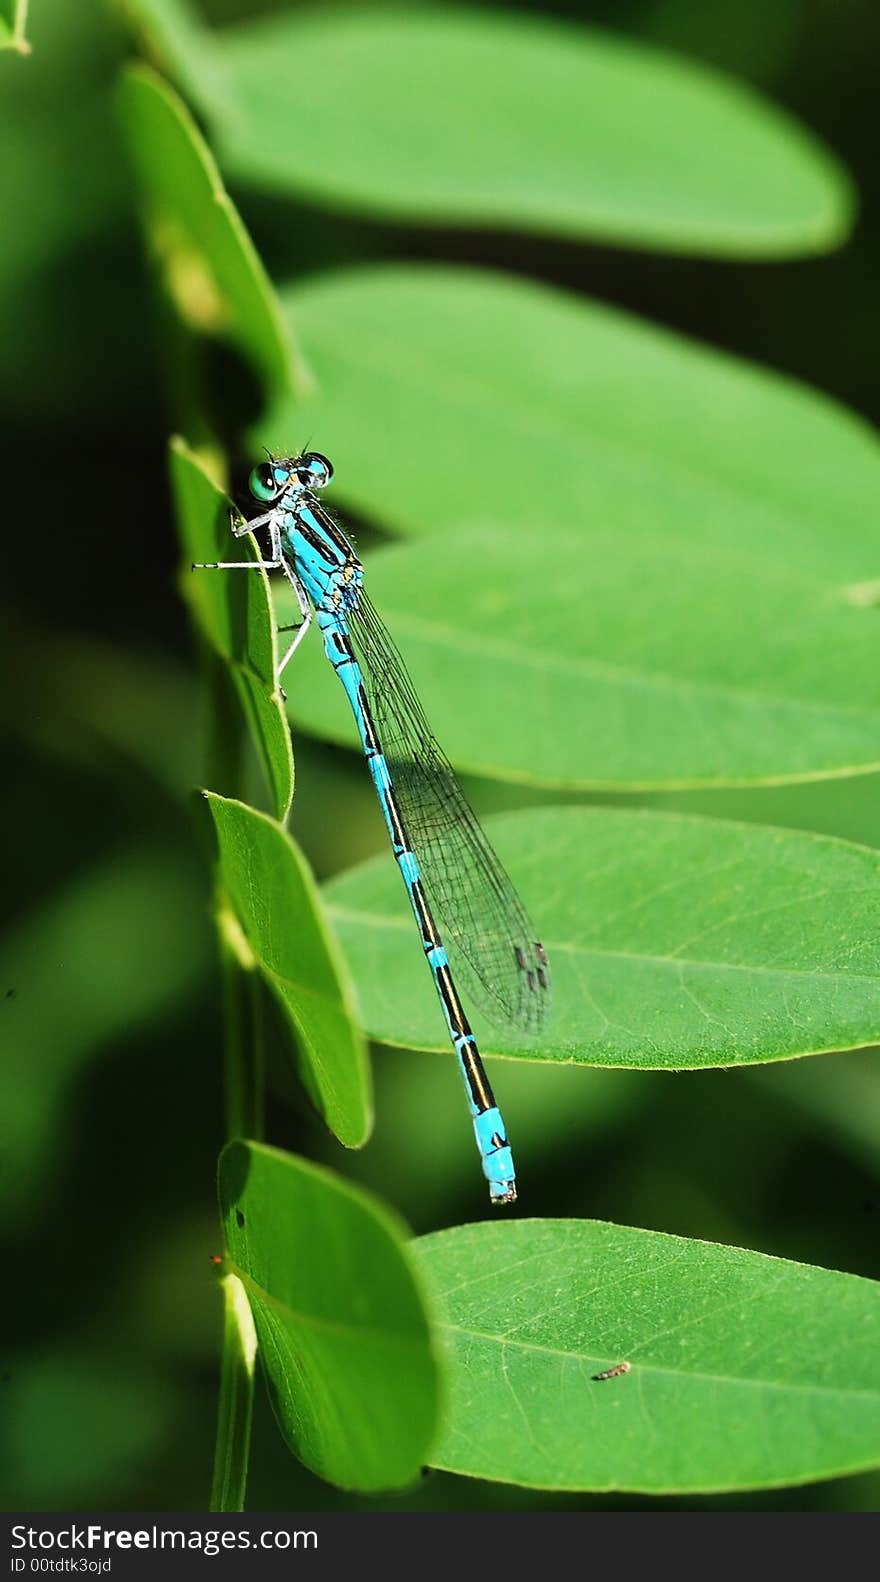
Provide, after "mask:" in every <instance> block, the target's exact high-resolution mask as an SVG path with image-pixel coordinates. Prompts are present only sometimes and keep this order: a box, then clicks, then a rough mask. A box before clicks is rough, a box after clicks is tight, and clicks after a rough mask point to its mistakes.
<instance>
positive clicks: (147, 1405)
mask: <svg viewBox="0 0 880 1582" xmlns="http://www.w3.org/2000/svg"><path fill="white" fill-rule="evenodd" d="M68 1322H69V1319H68ZM62 1333H63V1331H62ZM2 1389H3V1421H4V1435H3V1444H2V1447H0V1486H2V1488H3V1498H4V1503H7V1502H8V1508H9V1509H10V1510H49V1511H51V1510H55V1509H56V1508H58V1507H59V1506H62V1505H63V1506H64V1508H65V1509H66V1510H81V1509H83V1507H84V1506H85V1507H86V1508H88V1505H89V1502H90V1499H91V1497H92V1495H93V1493H94V1491H95V1490H96V1489H98V1488H101V1489H106V1490H107V1498H108V1500H110V1501H111V1503H112V1505H113V1507H114V1508H115V1509H117V1510H119V1509H123V1508H125V1507H126V1506H127V1505H129V1504H130V1505H131V1508H132V1509H137V1508H138V1502H139V1500H140V1499H142V1497H143V1490H144V1485H145V1484H146V1485H147V1486H148V1487H149V1485H150V1480H151V1476H152V1469H153V1467H154V1466H155V1465H156V1464H157V1463H160V1464H161V1462H162V1460H163V1458H164V1457H165V1456H166V1454H167V1448H168V1438H169V1435H170V1434H171V1433H172V1425H173V1423H174V1420H175V1417H176V1416H177V1415H178V1414H179V1413H180V1412H181V1411H182V1410H183V1409H184V1402H183V1401H182V1400H181V1395H182V1394H183V1387H182V1386H179V1385H177V1384H176V1382H175V1381H174V1378H173V1376H169V1374H168V1372H167V1371H160V1370H158V1369H156V1370H153V1371H151V1370H149V1369H148V1368H144V1367H143V1366H142V1365H140V1366H139V1365H138V1362H137V1361H136V1360H134V1359H133V1358H132V1357H130V1356H123V1355H120V1354H116V1355H114V1352H113V1349H112V1347H111V1346H110V1345H109V1344H108V1342H107V1341H106V1339H105V1340H103V1341H102V1343H101V1345H100V1348H97V1347H96V1348H95V1350H94V1352H90V1351H89V1350H86V1349H85V1348H83V1347H81V1346H77V1344H76V1342H75V1341H71V1340H68V1339H66V1338H65V1339H64V1340H63V1341H62V1343H61V1346H59V1347H58V1348H57V1349H56V1348H54V1347H53V1348H51V1349H50V1350H48V1351H45V1350H43V1351H41V1352H38V1353H35V1354H33V1355H31V1356H24V1357H20V1358H14V1357H10V1355H9V1352H8V1350H6V1349H5V1348H4V1375H3V1380H2ZM191 1406H192V1403H191V1402H190V1403H189V1407H190V1410H191Z"/></svg>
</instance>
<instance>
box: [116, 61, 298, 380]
mask: <svg viewBox="0 0 880 1582" xmlns="http://www.w3.org/2000/svg"><path fill="white" fill-rule="evenodd" d="M120 108H121V114H122V121H123V126H124V129H125V132H126V135H127V140H128V146H129V150H130V154H131V159H132V163H133V165H134V169H135V173H136V176H137V179H138V183H139V185H140V188H141V194H142V201H143V211H144V224H145V230H146V234H147V238H148V241H149V244H150V247H151V249H152V252H153V255H154V257H155V260H156V263H157V266H158V268H159V271H160V274H161V277H162V279H163V282H164V286H165V289H166V292H167V295H168V296H169V298H170V300H171V301H172V302H173V304H174V306H175V308H176V310H177V313H178V315H179V317H180V319H181V320H182V322H183V323H184V324H185V325H186V326H187V327H188V328H189V329H190V330H192V331H194V332H195V333H198V334H202V335H216V336H220V337H225V338H227V339H229V340H230V341H231V342H232V343H233V344H234V345H235V346H236V347H237V348H238V350H239V351H240V352H241V353H242V355H243V356H244V357H246V358H247V359H248V360H249V362H251V364H252V365H253V367H254V369H255V370H256V372H257V373H258V374H259V375H260V377H261V379H262V381H263V383H264V385H265V387H266V389H267V390H272V391H274V392H276V393H277V392H280V391H296V390H297V389H298V388H300V386H301V384H302V382H303V376H302V371H301V368H300V366H299V363H298V360H297V356H296V352H295V349H294V345H293V338H292V335H291V333H290V331H289V329H288V328H287V326H286V324H285V322H284V319H283V317H282V315H281V312H280V309H279V306H278V302H277V299H276V297H275V293H274V291H273V289H272V285H271V282H270V280H269V277H268V275H267V274H266V271H265V269H264V268H263V265H262V263H261V262H260V259H259V256H258V254H257V252H256V250H255V248H254V246H253V243H252V242H251V239H250V237H249V235H248V233H247V231H246V230H245V227H244V225H243V224H242V221H241V218H240V216H239V214H238V211H237V209H236V208H235V206H234V204H233V203H232V201H231V199H230V198H229V196H228V194H227V192H226V190H225V188H224V186H223V182H222V180H221V178H220V175H219V172H218V170H217V167H216V165H215V163H214V160H213V158H212V156H211V153H210V150H209V149H208V146H207V144H206V143H205V141H204V139H203V138H202V135H201V133H200V132H199V129H198V127H197V126H196V123H195V121H194V120H193V118H192V116H191V115H190V113H189V111H188V110H187V108H186V106H185V105H184V104H183V102H182V100H180V99H179V98H178V97H177V95H176V94H175V93H174V92H173V90H172V89H171V88H170V87H169V86H168V84H167V83H165V82H163V80H162V78H161V77H158V76H157V75H156V74H155V73H154V72H152V71H151V70H149V69H148V68H146V67H140V66H138V67H130V68H128V69H127V70H126V71H125V73H124V74H123V77H122V81H121V84H120Z"/></svg>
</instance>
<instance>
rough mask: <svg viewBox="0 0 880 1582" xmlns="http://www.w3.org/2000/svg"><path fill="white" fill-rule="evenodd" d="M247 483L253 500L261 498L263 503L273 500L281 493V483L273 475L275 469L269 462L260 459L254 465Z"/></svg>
mask: <svg viewBox="0 0 880 1582" xmlns="http://www.w3.org/2000/svg"><path fill="white" fill-rule="evenodd" d="M248 485H249V488H250V491H251V494H252V495H253V497H254V499H255V500H262V501H263V503H264V504H266V503H268V502H269V501H270V500H274V499H275V497H276V496H277V495H279V494H280V493H281V487H282V486H281V484H280V483H279V482H278V480H277V478H276V477H275V469H274V468H273V466H272V464H271V462H268V461H261V462H260V465H259V466H258V467H255V468H254V470H253V472H252V473H251V475H250V478H249V479H248Z"/></svg>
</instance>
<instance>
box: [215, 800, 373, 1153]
mask: <svg viewBox="0 0 880 1582" xmlns="http://www.w3.org/2000/svg"><path fill="white" fill-rule="evenodd" d="M205 800H206V802H207V805H208V808H209V810H210V814H211V818H212V819H213V823H214V828H215V830H216V835H217V844H218V856H219V874H218V877H219V882H220V886H221V892H222V900H221V914H220V922H221V927H223V928H224V930H225V933H226V935H227V937H228V939H229V941H230V943H231V944H232V945H233V947H234V948H235V950H236V953H237V955H238V958H239V961H240V962H241V965H242V966H243V967H245V968H246V969H247V968H250V969H255V970H257V971H258V972H259V973H260V976H261V978H262V979H263V981H264V982H265V983H266V984H267V985H268V987H269V989H270V990H271V992H272V994H273V995H274V996H275V999H276V1000H277V1001H278V1004H279V1005H280V1007H281V1009H282V1011H283V1013H284V1018H285V1021H286V1024H287V1025H288V1026H289V1028H290V1030H291V1034H292V1035H293V1037H294V1038H295V1039H296V1040H297V1041H298V1044H299V1046H300V1047H301V1049H302V1055H303V1062H304V1064H303V1063H302V1062H300V1061H298V1059H297V1044H296V1043H295V1044H294V1046H293V1048H292V1051H291V1057H292V1059H293V1061H294V1063H295V1064H297V1066H298V1069H299V1070H300V1075H301V1076H302V1078H303V1080H304V1082H305V1083H306V1086H307V1088H308V1091H309V1093H310V1095H311V1097H312V1099H313V1101H314V1103H315V1105H316V1107H317V1109H318V1110H319V1112H320V1114H321V1115H322V1116H323V1118H324V1120H325V1121H326V1123H327V1125H328V1126H329V1127H330V1129H331V1131H333V1132H335V1134H336V1136H337V1137H338V1138H339V1140H340V1142H342V1143H344V1144H345V1145H346V1147H348V1148H359V1147H360V1146H361V1145H362V1144H363V1143H364V1142H365V1141H366V1139H367V1137H368V1136H369V1133H370V1125H371V1120H372V1115H371V1100H370V1076H369V1067H368V1065H367V1057H366V1051H365V1049H364V1044H363V1040H362V1038H361V1035H360V1032H359V1030H358V1027H357V1024H356V1021H355V1012H354V1007H353V1001H352V994H351V990H350V987H349V982H348V976H347V972H346V969H345V965H344V963H343V961H342V959H341V957H340V953H339V950H338V947H337V945H336V942H335V940H334V939H333V937H332V935H331V934H330V932H329V930H328V928H327V925H326V924H325V922H324V919H323V907H322V903H321V900H320V896H319V894H318V891H317V889H316V886H315V882H314V879H313V878H312V875H311V872H310V870H309V868H308V866H307V864H306V861H305V858H304V857H303V855H302V853H301V852H300V850H299V848H298V846H296V845H295V843H294V842H293V841H292V840H291V839H290V837H289V835H287V834H286V833H285V831H284V830H283V829H282V828H281V826H280V825H279V824H276V823H275V822H274V821H273V820H272V819H270V818H267V817H266V816H265V815H264V814H263V813H257V812H255V811H254V809H253V808H250V807H247V806H246V805H245V804H244V803H243V802H234V801H228V800H227V799H226V798H225V797H220V796H216V795H214V794H213V793H212V792H206V794H205Z"/></svg>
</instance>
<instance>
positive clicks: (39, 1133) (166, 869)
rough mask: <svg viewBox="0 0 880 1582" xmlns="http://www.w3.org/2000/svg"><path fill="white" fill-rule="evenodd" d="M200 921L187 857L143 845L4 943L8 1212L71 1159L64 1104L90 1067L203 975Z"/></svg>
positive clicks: (0, 957) (2, 1082) (1, 1024)
mask: <svg viewBox="0 0 880 1582" xmlns="http://www.w3.org/2000/svg"><path fill="white" fill-rule="evenodd" d="M201 923H202V909H201V906H200V904H199V898H198V896H197V895H196V894H195V892H194V889H193V886H192V883H191V881H190V880H189V879H188V877H187V875H186V874H185V872H183V871H181V865H180V862H179V861H178V860H176V859H174V858H173V857H172V856H171V855H169V854H168V853H167V852H162V851H160V850H137V851H131V852H117V853H116V854H115V855H114V857H113V859H112V860H111V861H109V862H108V863H107V864H106V865H105V866H102V867H99V868H96V869H94V870H93V871H92V872H91V873H89V874H88V875H86V876H85V877H84V878H82V879H80V880H77V881H76V882H74V883H72V884H70V885H69V886H68V887H67V888H65V889H64V890H62V891H60V892H59V893H58V894H57V895H56V896H54V897H53V898H52V900H51V901H49V902H48V903H47V904H46V905H45V906H44V907H42V908H41V909H40V911H39V912H37V913H36V914H35V916H33V917H32V918H30V919H28V920H26V921H25V922H24V923H23V924H21V926H20V927H19V928H18V929H17V930H15V932H13V933H11V934H10V935H9V936H8V937H7V938H6V939H5V940H4V942H3V947H2V951H0V1001H2V1004H0V1109H2V1112H3V1115H4V1116H5V1118H6V1119H5V1128H6V1131H5V1140H4V1144H3V1193H2V1201H3V1210H4V1214H14V1215H15V1216H22V1215H25V1214H27V1213H28V1212H31V1211H33V1209H34V1208H35V1207H36V1206H37V1205H38V1202H39V1197H40V1191H41V1188H42V1187H44V1186H48V1185H49V1184H50V1182H51V1178H52V1167H53V1166H54V1165H55V1164H57V1162H58V1161H59V1159H60V1158H61V1157H63V1149H64V1123H65V1106H66V1101H67V1100H68V1097H69V1095H70V1093H71V1091H72V1089H73V1087H74V1084H75V1082H76V1079H77V1077H78V1076H79V1074H80V1072H81V1070H82V1068H83V1066H84V1064H85V1063H86V1062H87V1061H89V1060H91V1059H93V1058H94V1057H95V1055H96V1054H97V1053H99V1052H100V1051H102V1050H106V1049H109V1048H112V1047H113V1045H114V1042H117V1041H120V1040H122V1039H124V1038H125V1037H129V1036H130V1035H131V1034H132V1032H133V1031H134V1030H136V1029H137V1028H139V1027H142V1026H149V1025H150V1024H151V1023H152V1022H154V1021H156V1020H158V1019H159V1018H160V1017H162V1016H163V1015H164V1014H166V1013H167V1011H168V1010H169V1009H170V1008H171V1007H173V1006H174V1005H175V1004H176V1002H177V1001H178V1000H179V999H180V998H181V997H182V996H183V995H185V994H186V993H187V992H188V991H190V989H191V987H192V985H193V983H194V982H196V981H197V980H198V978H199V977H200V975H201V974H202V973H203V972H204V971H205V968H206V965H207V943H208V936H207V931H206V930H203V929H202V928H201V927H200V924H201ZM145 964H148V970H145ZM25 1056H26V1058H24V1057H25Z"/></svg>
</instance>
